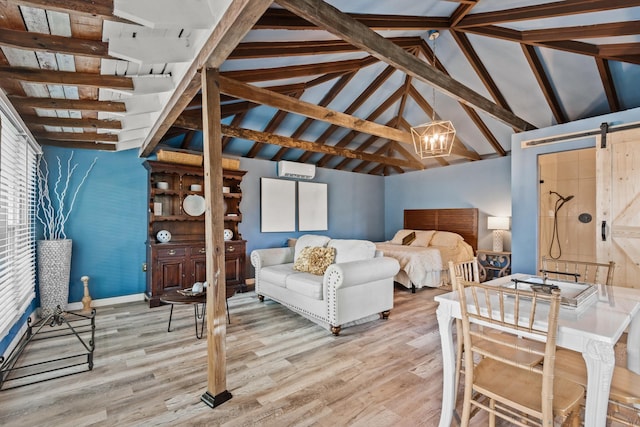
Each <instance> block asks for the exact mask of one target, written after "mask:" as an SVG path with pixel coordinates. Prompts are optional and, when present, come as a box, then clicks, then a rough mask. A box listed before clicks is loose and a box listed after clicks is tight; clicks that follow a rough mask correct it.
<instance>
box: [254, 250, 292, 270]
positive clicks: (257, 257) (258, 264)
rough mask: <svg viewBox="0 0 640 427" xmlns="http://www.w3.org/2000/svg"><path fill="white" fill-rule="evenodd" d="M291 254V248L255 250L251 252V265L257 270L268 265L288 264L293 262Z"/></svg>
mask: <svg viewBox="0 0 640 427" xmlns="http://www.w3.org/2000/svg"><path fill="white" fill-rule="evenodd" d="M293 254H294V248H293V247H288V248H269V249H255V250H253V251H251V265H253V266H254V267H255V269H256V270H259V269H261V268H262V267H268V266H270V265H277V264H289V263H292V262H293Z"/></svg>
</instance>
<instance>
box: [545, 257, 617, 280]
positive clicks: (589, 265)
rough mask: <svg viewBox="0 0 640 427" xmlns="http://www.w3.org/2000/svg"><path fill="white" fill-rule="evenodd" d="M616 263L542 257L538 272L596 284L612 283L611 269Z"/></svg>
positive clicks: (550, 277) (558, 277) (560, 278)
mask: <svg viewBox="0 0 640 427" xmlns="http://www.w3.org/2000/svg"><path fill="white" fill-rule="evenodd" d="M615 265H616V263H615V262H613V261H610V262H608V263H600V262H588V261H572V260H566V259H553V258H547V257H544V256H543V257H542V259H541V262H540V266H541V268H540V273H542V274H543V275H544V276H546V277H548V278H549V279H558V280H572V281H575V282H584V283H594V284H598V285H607V286H608V285H612V284H613V270H614V269H615Z"/></svg>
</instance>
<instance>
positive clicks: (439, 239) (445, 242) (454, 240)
mask: <svg viewBox="0 0 640 427" xmlns="http://www.w3.org/2000/svg"><path fill="white" fill-rule="evenodd" d="M461 240H464V239H463V238H462V236H461V235H459V234H456V233H452V232H450V231H436V232H435V234H434V235H433V237H432V238H431V242H429V245H430V246H446V247H449V248H454V247H456V246H457V245H458V242H459V241H461Z"/></svg>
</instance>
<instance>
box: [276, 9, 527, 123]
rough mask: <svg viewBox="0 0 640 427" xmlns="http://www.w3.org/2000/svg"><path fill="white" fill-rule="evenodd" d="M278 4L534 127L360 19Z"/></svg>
mask: <svg viewBox="0 0 640 427" xmlns="http://www.w3.org/2000/svg"><path fill="white" fill-rule="evenodd" d="M278 4H280V5H282V6H284V7H286V8H287V9H289V10H291V11H293V12H294V13H296V14H298V15H300V16H302V17H303V18H304V19H307V20H309V21H311V22H313V23H315V24H316V25H319V26H321V27H323V28H324V29H325V30H327V31H329V32H330V33H332V34H334V35H336V36H338V37H340V38H341V39H343V40H345V41H347V42H349V43H351V44H353V45H355V46H358V47H359V48H361V49H363V50H365V51H367V52H369V53H370V54H372V55H373V56H375V57H376V58H378V59H380V60H381V61H383V62H386V63H387V64H390V65H393V66H394V67H396V68H398V69H399V70H401V71H403V72H405V73H407V74H410V75H412V76H413V77H415V78H417V79H420V80H422V81H424V82H426V83H428V84H430V85H434V86H436V87H437V88H439V89H440V90H441V91H443V92H445V93H447V94H448V95H449V96H452V97H453V98H455V99H457V100H459V101H461V102H464V103H467V104H470V105H472V106H474V107H476V108H478V109H480V110H482V111H484V112H486V113H487V114H489V115H491V116H493V117H495V118H496V119H498V120H500V121H502V122H504V123H507V124H508V125H510V126H512V127H515V128H516V129H518V130H522V131H525V130H531V129H535V126H533V125H532V124H530V123H528V122H527V121H525V120H523V119H521V118H519V117H517V116H516V115H515V114H513V113H512V112H510V111H508V110H506V109H504V108H502V107H500V106H498V105H496V104H494V103H492V102H491V101H489V100H488V99H486V98H484V97H483V96H482V95H480V94H478V93H476V92H474V91H473V90H471V89H470V88H468V87H467V86H465V85H463V84H461V83H459V82H458V81H456V80H454V79H453V78H451V77H449V76H447V75H446V74H444V73H442V72H440V71H439V70H437V69H435V68H433V67H430V66H429V65H427V64H426V63H425V62H423V61H421V60H419V59H417V58H416V57H414V56H413V55H411V54H410V53H407V52H406V51H404V50H403V49H402V48H400V47H399V46H397V45H395V44H393V43H391V42H390V41H388V40H386V39H385V38H384V37H382V36H380V35H379V34H377V33H376V32H374V31H372V30H370V29H369V28H368V27H366V26H364V25H362V24H361V23H360V22H358V21H356V20H354V19H353V18H350V17H349V16H347V15H345V14H344V13H342V12H340V11H339V10H338V9H336V8H334V7H333V6H331V5H329V4H327V3H324V2H323V1H322V0H278Z"/></svg>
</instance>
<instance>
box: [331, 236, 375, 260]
mask: <svg viewBox="0 0 640 427" xmlns="http://www.w3.org/2000/svg"><path fill="white" fill-rule="evenodd" d="M327 247H329V248H336V260H335V261H336V264H339V263H343V262H351V261H360V260H363V259H371V258H373V257H374V256H375V255H376V245H375V243H373V242H370V241H368V240H350V239H333V240H331V241H330V242H329V243H328V244H327Z"/></svg>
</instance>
